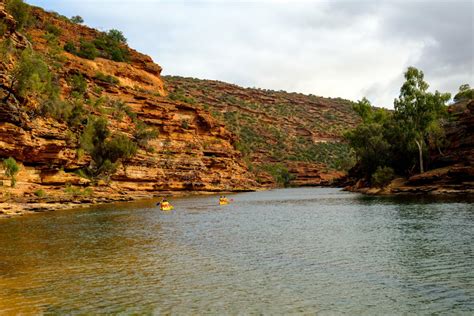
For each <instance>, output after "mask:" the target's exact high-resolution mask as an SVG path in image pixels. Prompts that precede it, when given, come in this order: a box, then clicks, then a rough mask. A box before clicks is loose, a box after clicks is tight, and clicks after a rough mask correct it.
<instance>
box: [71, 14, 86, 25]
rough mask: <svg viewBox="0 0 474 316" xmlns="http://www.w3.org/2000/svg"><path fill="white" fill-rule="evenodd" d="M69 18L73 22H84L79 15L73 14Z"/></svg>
mask: <svg viewBox="0 0 474 316" xmlns="http://www.w3.org/2000/svg"><path fill="white" fill-rule="evenodd" d="M69 20H70V21H71V22H72V23H74V24H82V23H84V19H83V18H82V17H81V16H79V15H75V16H73V17H71V18H70V19H69Z"/></svg>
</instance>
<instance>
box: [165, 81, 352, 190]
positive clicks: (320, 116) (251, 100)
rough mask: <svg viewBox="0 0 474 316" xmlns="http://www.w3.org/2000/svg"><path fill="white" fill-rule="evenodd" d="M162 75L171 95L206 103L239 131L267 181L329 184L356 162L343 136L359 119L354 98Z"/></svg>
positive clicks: (241, 144) (253, 165) (252, 163)
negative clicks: (352, 100)
mask: <svg viewBox="0 0 474 316" xmlns="http://www.w3.org/2000/svg"><path fill="white" fill-rule="evenodd" d="M163 79H164V81H165V85H166V89H167V91H168V92H169V97H170V99H173V100H180V101H182V102H186V103H188V104H199V105H201V106H202V107H203V109H205V110H208V111H210V113H211V114H212V115H213V116H214V117H215V118H216V119H217V120H219V121H220V122H223V123H225V125H226V127H227V128H228V129H229V130H230V131H232V132H233V133H235V134H236V135H237V136H238V141H237V143H236V146H237V148H238V149H239V150H240V151H241V152H242V153H243V156H244V159H245V161H246V163H247V165H248V166H249V168H250V169H251V170H252V171H253V172H254V173H255V174H256V177H257V180H258V181H259V182H260V183H262V184H264V185H274V179H275V178H276V179H277V180H280V181H283V182H284V181H288V180H289V183H290V184H292V185H319V184H330V183H331V182H332V181H333V180H334V179H337V178H338V177H340V176H341V175H342V173H341V172H340V171H345V170H347V169H348V168H350V167H351V166H352V163H353V159H354V158H353V157H352V155H351V153H350V151H349V148H348V146H347V144H345V143H344V142H343V141H342V134H343V133H344V132H345V131H346V130H348V129H351V128H353V127H355V126H356V125H357V123H358V122H359V118H358V117H357V115H356V114H355V112H354V111H353V110H352V102H351V101H348V100H344V99H331V98H323V97H318V96H314V95H304V94H301V93H287V92H284V91H272V90H263V89H254V88H242V87H239V86H236V85H232V84H228V83H224V82H219V81H212V80H200V79H193V78H183V77H176V76H164V77H163ZM286 169H288V170H289V173H290V175H289V177H288V175H287V174H286V172H285V171H286ZM269 174H272V175H273V178H272V177H269ZM285 177H287V179H285Z"/></svg>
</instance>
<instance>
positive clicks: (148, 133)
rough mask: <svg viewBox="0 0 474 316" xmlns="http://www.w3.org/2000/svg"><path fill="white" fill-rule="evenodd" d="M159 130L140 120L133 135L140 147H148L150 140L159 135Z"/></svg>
mask: <svg viewBox="0 0 474 316" xmlns="http://www.w3.org/2000/svg"><path fill="white" fill-rule="evenodd" d="M158 135H159V134H158V131H157V130H156V129H154V128H152V127H149V126H148V125H146V124H145V123H143V122H141V121H138V122H137V124H136V127H135V132H134V133H133V137H134V138H135V141H136V142H137V144H138V146H139V147H140V148H147V146H148V141H150V140H152V139H155V138H157V137H158Z"/></svg>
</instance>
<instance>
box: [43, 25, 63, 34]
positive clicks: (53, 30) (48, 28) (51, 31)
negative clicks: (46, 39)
mask: <svg viewBox="0 0 474 316" xmlns="http://www.w3.org/2000/svg"><path fill="white" fill-rule="evenodd" d="M45 30H46V32H48V33H49V34H52V35H54V36H56V37H57V36H60V35H61V30H60V29H59V28H58V27H57V26H55V25H54V24H50V23H48V24H47V25H46V27H45Z"/></svg>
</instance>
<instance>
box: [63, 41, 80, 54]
mask: <svg viewBox="0 0 474 316" xmlns="http://www.w3.org/2000/svg"><path fill="white" fill-rule="evenodd" d="M64 50H65V51H66V52H68V53H71V54H74V55H77V48H76V45H74V43H73V42H71V41H68V42H66V44H64Z"/></svg>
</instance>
